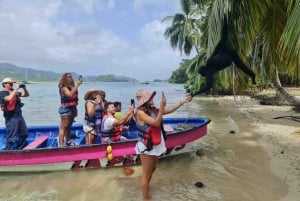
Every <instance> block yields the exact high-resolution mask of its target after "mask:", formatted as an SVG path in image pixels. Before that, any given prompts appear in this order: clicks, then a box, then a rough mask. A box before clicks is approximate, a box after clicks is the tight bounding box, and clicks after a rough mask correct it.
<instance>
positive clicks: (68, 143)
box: [66, 141, 76, 146]
mask: <svg viewBox="0 0 300 201" xmlns="http://www.w3.org/2000/svg"><path fill="white" fill-rule="evenodd" d="M66 145H67V146H76V144H75V143H74V142H72V141H69V142H66Z"/></svg>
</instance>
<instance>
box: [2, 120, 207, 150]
mask: <svg viewBox="0 0 300 201" xmlns="http://www.w3.org/2000/svg"><path fill="white" fill-rule="evenodd" d="M209 122H210V119H208V118H202V117H201V118H194V117H193V118H165V119H164V125H167V129H168V128H170V129H172V130H171V131H170V133H177V132H180V131H182V125H189V126H192V127H195V128H196V127H201V126H205V125H207V124H208V123H209ZM129 128H130V129H129V130H128V131H125V132H122V135H123V136H125V137H126V138H127V139H128V140H136V139H137V137H138V131H137V129H136V125H135V123H134V122H132V123H130V124H129ZM58 131H59V126H58V125H49V126H29V127H28V134H29V135H28V138H27V139H26V142H27V147H25V149H36V148H57V145H58V144H57V137H58ZM71 141H72V142H74V143H75V144H76V145H84V144H85V134H84V132H83V129H82V124H75V125H73V126H72V131H71ZM5 143H6V129H5V127H1V128H0V150H3V149H4V148H5ZM97 144H101V133H100V135H98V137H97ZM3 151H4V150H3Z"/></svg>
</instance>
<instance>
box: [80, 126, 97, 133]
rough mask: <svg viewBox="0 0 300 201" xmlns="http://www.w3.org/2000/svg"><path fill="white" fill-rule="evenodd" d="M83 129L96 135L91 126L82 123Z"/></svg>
mask: <svg viewBox="0 0 300 201" xmlns="http://www.w3.org/2000/svg"><path fill="white" fill-rule="evenodd" d="M83 131H84V132H85V133H87V134H92V135H97V131H96V130H95V128H94V127H93V126H89V125H83Z"/></svg>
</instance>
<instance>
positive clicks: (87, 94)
mask: <svg viewBox="0 0 300 201" xmlns="http://www.w3.org/2000/svg"><path fill="white" fill-rule="evenodd" d="M93 93H97V95H100V96H105V92H104V91H102V90H100V89H94V88H92V89H89V90H88V91H87V92H86V93H85V94H84V100H88V99H89V98H90V96H91V95H92V94H93Z"/></svg>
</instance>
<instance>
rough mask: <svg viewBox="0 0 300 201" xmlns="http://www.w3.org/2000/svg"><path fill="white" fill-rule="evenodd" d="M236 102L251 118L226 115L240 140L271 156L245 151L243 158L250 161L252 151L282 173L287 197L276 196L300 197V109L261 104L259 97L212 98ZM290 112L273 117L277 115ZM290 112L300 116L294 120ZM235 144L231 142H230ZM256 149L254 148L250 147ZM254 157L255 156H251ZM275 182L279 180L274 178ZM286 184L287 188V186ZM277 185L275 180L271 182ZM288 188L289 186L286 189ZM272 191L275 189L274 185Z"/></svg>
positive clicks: (270, 168) (284, 199)
mask: <svg viewBox="0 0 300 201" xmlns="http://www.w3.org/2000/svg"><path fill="white" fill-rule="evenodd" d="M211 99H214V100H219V101H220V102H222V101H225V102H227V104H234V105H236V106H237V108H238V109H239V110H240V111H241V112H242V113H244V114H245V115H246V116H247V118H249V120H251V121H250V122H249V123H248V124H244V123H243V120H242V119H239V118H234V115H233V116H231V117H232V118H231V119H233V120H234V121H232V120H230V119H228V118H227V120H228V123H229V124H230V126H231V129H232V130H238V131H237V133H236V135H238V137H239V143H241V144H245V145H247V146H259V148H263V149H264V150H265V152H266V153H267V157H268V160H266V159H265V156H264V154H262V153H259V151H258V153H257V154H255V153H248V154H247V153H243V154H242V157H243V158H244V159H247V158H248V159H249V160H250V161H251V158H252V157H251V156H250V155H251V154H254V155H255V160H256V162H255V163H257V162H258V163H262V167H261V168H267V170H268V171H270V172H272V173H273V174H275V175H276V176H277V177H279V180H280V181H277V183H278V185H279V188H278V187H276V188H277V190H278V189H280V190H281V191H282V192H281V193H284V194H285V195H284V197H281V195H282V194H281V193H280V194H281V195H279V197H277V199H276V200H282V201H297V200H299V198H300V122H299V121H300V113H296V112H295V111H293V110H292V108H291V107H289V106H266V105H260V104H259V103H258V101H257V100H256V99H252V98H249V97H232V96H231V97H229V96H228V97H219V98H211ZM282 116H287V117H284V118H278V119H274V118H276V117H282ZM290 116H296V117H299V118H297V119H296V120H298V121H295V120H294V119H293V118H291V117H290ZM230 146H232V144H231V145H230ZM251 151H253V150H251ZM252 159H253V158H252ZM264 160H266V161H264ZM274 182H276V181H274ZM284 184H286V185H287V189H286V186H285V185H284ZM272 185H274V187H275V183H274V184H272ZM285 190H287V191H286V192H285ZM272 193H274V194H275V193H276V192H275V189H274V191H273V192H272Z"/></svg>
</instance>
